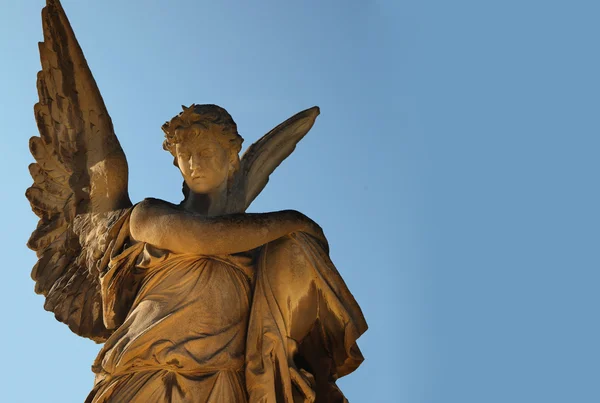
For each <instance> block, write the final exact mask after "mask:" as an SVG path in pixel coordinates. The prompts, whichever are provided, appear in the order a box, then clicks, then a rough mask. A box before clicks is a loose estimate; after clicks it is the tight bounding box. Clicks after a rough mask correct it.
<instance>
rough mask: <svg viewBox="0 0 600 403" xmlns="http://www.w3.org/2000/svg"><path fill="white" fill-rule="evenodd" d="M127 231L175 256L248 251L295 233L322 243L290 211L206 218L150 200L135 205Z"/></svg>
mask: <svg viewBox="0 0 600 403" xmlns="http://www.w3.org/2000/svg"><path fill="white" fill-rule="evenodd" d="M130 230H131V235H132V237H133V238H134V239H135V240H137V241H140V242H146V243H149V244H151V245H153V246H156V247H157V248H160V249H167V250H170V251H172V252H175V253H194V254H201V255H228V254H233V253H239V252H243V251H247V250H251V249H254V248H257V247H259V246H261V245H264V244H266V243H268V242H271V241H274V240H275V239H278V238H281V237H283V236H285V235H287V234H289V233H292V232H296V231H302V232H307V233H309V234H310V235H313V236H315V237H317V238H319V239H320V240H321V241H323V242H326V240H325V236H324V235H323V232H322V230H321V228H320V227H319V226H318V225H317V224H315V223H314V222H313V221H312V220H310V219H309V218H308V217H306V216H304V215H303V214H301V213H299V212H297V211H294V210H284V211H276V212H272V213H260V214H246V213H242V214H230V215H223V216H216V217H206V216H202V215H198V214H194V213H191V212H187V211H185V210H182V209H180V208H177V207H175V206H172V205H169V204H167V203H165V202H162V201H159V200H152V199H146V200H144V201H143V202H141V203H139V204H138V205H136V206H135V208H134V210H133V212H132V214H131V221H130Z"/></svg>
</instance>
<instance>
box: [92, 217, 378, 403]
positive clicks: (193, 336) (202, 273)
mask: <svg viewBox="0 0 600 403" xmlns="http://www.w3.org/2000/svg"><path fill="white" fill-rule="evenodd" d="M115 225H117V226H120V228H117V233H118V235H117V236H116V237H115V239H114V240H113V242H112V244H111V246H110V247H109V251H108V252H107V253H109V256H108V258H107V261H108V264H107V265H106V267H105V268H104V269H103V270H102V274H101V278H100V280H101V281H100V282H101V291H102V297H103V310H104V311H103V314H104V322H105V324H106V326H107V327H108V328H112V329H115V330H114V332H113V334H112V335H111V336H110V338H109V339H108V340H107V341H106V343H105V345H104V346H103V348H102V349H101V351H100V353H99V355H98V358H97V359H96V361H95V363H94V365H93V367H92V369H93V371H94V372H95V373H96V383H95V386H94V389H93V390H92V392H90V394H89V396H88V398H87V400H86V402H89V403H115V402H130V403H138V402H181V403H188V402H189V403H191V402H199V403H204V402H207V403H208V402H240V403H241V402H251V403H276V402H286V403H292V402H311V401H315V399H316V401H317V402H344V401H346V400H345V398H344V396H343V394H342V393H341V392H340V391H339V389H338V388H337V387H336V385H335V380H336V379H337V378H339V377H340V376H344V375H346V374H348V373H350V372H352V371H353V370H354V369H356V368H357V367H358V365H359V364H360V363H361V362H362V355H361V353H360V351H359V349H358V347H357V345H356V339H357V338H358V337H359V336H360V335H361V334H362V333H363V332H364V331H365V330H366V322H365V320H364V318H363V315H362V312H361V311H360V308H359V307H358V304H357V303H356V301H355V300H354V298H353V297H352V294H350V292H349V291H348V289H347V287H346V285H345V283H344V282H343V280H342V278H341V277H340V275H339V273H338V272H337V270H336V269H335V266H333V264H332V263H331V261H330V259H329V256H328V253H327V252H326V251H325V250H324V249H323V247H322V246H321V245H320V244H319V242H317V241H316V240H315V239H314V238H312V237H311V236H309V235H307V234H304V233H294V234H290V235H288V236H286V237H284V238H281V239H279V240H277V241H274V242H272V243H269V244H267V245H264V246H263V247H261V248H259V249H257V250H254V251H249V252H246V253H241V254H236V255H229V256H202V255H193V254H175V253H172V252H169V251H166V250H160V249H157V248H155V247H153V246H152V245H149V244H146V243H142V242H138V243H135V242H133V241H132V239H131V237H130V235H129V213H128V214H127V215H126V216H125V217H123V219H121V220H120V221H119V222H118V223H117V224H115Z"/></svg>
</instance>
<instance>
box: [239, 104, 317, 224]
mask: <svg viewBox="0 0 600 403" xmlns="http://www.w3.org/2000/svg"><path fill="white" fill-rule="evenodd" d="M319 113H320V110H319V107H317V106H313V107H312V108H309V109H306V110H304V111H302V112H300V113H297V114H296V115H294V116H292V117H291V118H289V119H288V120H286V121H285V122H283V123H281V124H279V125H278V126H277V127H275V128H274V129H272V130H271V131H270V132H268V133H267V134H265V135H264V136H263V137H261V138H260V140H258V141H257V142H256V143H254V144H252V145H251V146H250V147H248V149H247V150H246V152H245V153H244V155H243V156H242V159H241V161H240V169H239V170H238V173H237V176H236V178H235V180H234V184H233V186H231V193H230V195H229V198H228V206H229V207H228V209H227V210H228V213H239V212H243V211H245V210H246V209H247V208H248V206H249V205H250V204H251V203H252V201H254V199H255V198H256V196H258V195H259V194H260V192H261V191H262V190H263V189H264V187H265V186H266V185H267V183H268V182H269V175H271V174H272V173H273V171H275V169H276V168H277V167H278V166H279V164H281V163H282V162H283V160H285V159H286V158H287V157H288V156H289V155H290V154H291V153H292V152H293V151H294V149H295V148H296V144H298V142H299V141H300V140H302V138H303V137H304V136H305V135H306V133H308V131H309V130H310V129H311V128H312V126H313V124H314V123H315V120H316V119H317V116H319Z"/></svg>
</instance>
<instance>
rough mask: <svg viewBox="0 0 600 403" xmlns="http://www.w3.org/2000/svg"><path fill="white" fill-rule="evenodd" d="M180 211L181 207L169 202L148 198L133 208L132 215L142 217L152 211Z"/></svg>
mask: <svg viewBox="0 0 600 403" xmlns="http://www.w3.org/2000/svg"><path fill="white" fill-rule="evenodd" d="M157 209H159V210H179V206H177V205H176V204H173V203H169V202H168V201H165V200H161V199H155V198H153V197H147V198H145V199H144V200H142V201H141V202H139V203H137V204H136V205H135V206H134V207H133V212H132V214H136V213H137V215H140V214H142V213H148V212H149V211H152V210H157Z"/></svg>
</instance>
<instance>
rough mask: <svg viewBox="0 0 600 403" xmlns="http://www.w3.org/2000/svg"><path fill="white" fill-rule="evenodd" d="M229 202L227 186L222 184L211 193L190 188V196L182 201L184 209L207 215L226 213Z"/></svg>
mask: <svg viewBox="0 0 600 403" xmlns="http://www.w3.org/2000/svg"><path fill="white" fill-rule="evenodd" d="M226 203H227V186H221V187H220V188H219V189H216V190H215V191H213V192H210V193H195V192H193V191H191V190H190V193H189V194H188V197H187V198H186V199H185V200H184V201H183V202H182V206H183V208H184V209H186V210H188V211H191V212H194V213H197V214H201V215H206V216H217V215H222V214H224V213H225V207H226Z"/></svg>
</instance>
